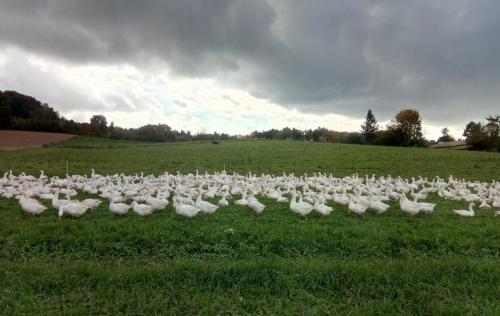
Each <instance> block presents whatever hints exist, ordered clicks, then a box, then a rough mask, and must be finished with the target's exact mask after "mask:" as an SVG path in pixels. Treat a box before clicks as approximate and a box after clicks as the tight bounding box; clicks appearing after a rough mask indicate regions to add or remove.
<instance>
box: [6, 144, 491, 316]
mask: <svg viewBox="0 0 500 316" xmlns="http://www.w3.org/2000/svg"><path fill="white" fill-rule="evenodd" d="M88 144H95V145H96V146H97V148H96V149H88V148H87V145H88ZM66 160H69V162H70V172H71V173H88V172H89V169H90V168H95V169H96V171H97V172H99V173H101V174H105V173H115V172H124V173H135V172H140V171H144V172H146V173H155V174H159V173H162V172H164V171H169V172H175V171H176V170H179V171H182V172H192V171H194V170H196V169H199V170H200V171H204V170H208V171H215V170H220V169H222V168H223V166H224V164H225V165H226V169H228V170H229V171H233V170H234V171H238V172H247V171H252V172H258V173H260V172H266V173H281V172H295V173H296V174H301V173H303V172H313V171H322V172H328V173H330V172H334V170H335V172H336V174H337V175H347V174H351V173H352V172H359V173H360V174H365V173H377V174H384V175H386V174H392V175H403V176H417V175H423V176H429V177H430V176H434V175H440V176H443V177H444V176H448V175H449V174H453V175H455V176H457V177H464V178H467V179H479V180H488V181H489V180H492V179H497V180H498V179H500V169H499V168H500V155H497V154H488V153H478V152H452V151H432V150H425V149H405V148H384V147H369V146H354V145H352V146H350V145H332V144H317V143H296V142H224V143H222V144H221V145H219V146H216V145H212V144H202V143H185V144H184V143H180V144H179V143H176V144H166V145H158V144H145V143H136V142H113V141H109V140H99V139H87V138H80V139H75V140H72V141H69V142H67V143H65V144H64V145H63V146H61V147H51V148H43V149H37V150H22V151H16V152H0V167H1V168H2V169H3V170H8V169H12V170H13V171H15V172H20V171H25V172H27V173H36V174H37V173H38V170H39V169H44V170H45V171H46V172H47V173H49V174H50V175H63V174H64V172H65V167H66ZM3 170H2V171H3ZM261 200H262V202H264V203H265V204H266V205H267V208H266V210H265V211H264V213H263V214H261V215H260V216H254V215H252V214H251V213H250V212H249V210H248V209H247V208H245V207H240V206H234V205H232V206H230V207H227V208H224V209H221V210H219V211H217V212H216V213H215V214H213V215H205V216H197V217H195V218H193V219H186V218H182V217H179V216H176V215H175V213H174V212H173V209H172V207H171V206H170V205H169V207H168V208H167V210H166V211H163V212H160V213H155V214H153V215H152V216H151V217H149V218H141V217H138V216H134V215H129V216H127V217H124V218H116V217H114V216H112V215H111V214H110V213H109V212H108V211H107V206H108V205H107V203H103V205H101V207H100V208H99V209H98V210H97V211H96V212H95V213H92V214H87V215H85V216H83V217H81V218H78V219H63V220H57V218H56V214H55V212H46V213H44V214H43V215H42V216H40V217H36V218H33V217H30V216H26V215H24V214H23V213H22V211H21V210H20V208H19V206H18V205H17V203H16V202H15V201H12V200H11V201H8V200H4V199H2V200H0V308H1V310H3V311H4V312H5V313H7V314H10V313H16V314H19V313H33V312H38V313H43V314H48V313H52V314H68V313H69V314H89V313H92V314H104V313H106V314H118V313H130V314H151V313H168V314H221V313H224V314H270V315H276V314H287V315H290V314H308V315H315V314H318V315H326V314H332V313H334V312H339V313H342V314H347V313H352V314H408V315H415V314H427V315H436V314H473V315H478V314H488V315H493V314H499V313H500V305H498V297H500V286H499V284H500V267H499V265H498V262H499V259H500V226H499V221H498V220H500V219H499V218H494V217H492V216H491V213H490V212H486V211H479V212H478V216H477V217H474V218H469V219H465V218H457V217H456V216H454V214H453V213H452V212H451V209H453V208H456V207H464V206H465V204H464V203H460V202H452V201H443V200H438V199H437V197H435V196H433V197H431V198H430V199H429V200H431V201H436V202H438V203H439V204H438V206H437V207H436V210H435V212H434V213H433V214H432V215H429V216H423V217H416V218H408V217H407V216H404V215H403V214H402V213H401V212H400V211H399V210H398V207H397V206H396V205H395V204H394V205H392V207H391V208H390V209H389V211H388V212H386V213H384V214H382V215H380V216H377V215H374V214H367V215H366V216H364V217H357V216H355V215H351V214H349V213H348V212H347V210H346V208H344V207H340V206H335V207H336V210H335V211H334V212H333V213H332V214H331V215H330V216H327V217H324V218H322V217H319V216H311V217H310V218H309V219H308V220H303V219H302V218H299V217H298V216H296V215H295V214H294V213H292V212H291V211H290V210H289V209H288V207H287V205H283V204H277V203H272V202H271V201H270V200H267V199H261ZM229 228H232V230H229Z"/></svg>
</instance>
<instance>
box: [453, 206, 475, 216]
mask: <svg viewBox="0 0 500 316" xmlns="http://www.w3.org/2000/svg"><path fill="white" fill-rule="evenodd" d="M474 206H476V204H474V203H470V204H469V210H453V212H454V213H455V214H458V215H460V216H465V217H472V216H474V209H473V207H474Z"/></svg>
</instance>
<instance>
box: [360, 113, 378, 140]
mask: <svg viewBox="0 0 500 316" xmlns="http://www.w3.org/2000/svg"><path fill="white" fill-rule="evenodd" d="M377 130H378V124H377V119H376V118H375V115H373V113H372V110H368V113H366V118H365V122H364V123H363V124H361V134H363V136H364V137H365V139H366V141H367V142H368V143H371V142H372V141H373V140H374V139H375V136H376V132H377Z"/></svg>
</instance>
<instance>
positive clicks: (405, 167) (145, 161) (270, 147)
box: [0, 137, 500, 180]
mask: <svg viewBox="0 0 500 316" xmlns="http://www.w3.org/2000/svg"><path fill="white" fill-rule="evenodd" d="M88 145H96V146H97V148H96V149H88ZM66 161H69V167H70V173H73V174H83V173H89V172H90V171H89V169H90V168H95V169H96V171H98V172H99V173H104V174H105V173H121V172H123V173H136V172H141V171H143V172H145V173H154V174H159V173H163V172H165V171H169V172H176V171H181V172H194V171H195V170H196V169H198V170H200V172H201V171H205V170H207V171H220V170H222V169H223V168H224V166H225V167H226V169H227V170H228V171H229V172H232V171H236V172H240V173H245V172H248V171H251V172H254V173H262V172H264V173H275V174H281V173H282V172H287V173H289V172H295V173H296V174H303V173H304V172H309V173H311V172H316V171H321V172H327V173H333V172H335V174H336V175H340V176H345V175H350V174H352V173H354V172H358V173H359V174H360V175H364V174H371V173H376V174H379V175H387V174H391V175H393V176H398V175H400V176H405V177H412V176H419V175H422V176H427V177H434V176H436V175H439V176H441V177H447V176H449V175H450V174H453V175H454V176H456V177H459V178H465V179H470V180H492V179H500V155H498V154H493V153H484V152H463V151H460V152H457V151H449V150H429V149H423V148H398V147H381V146H363V145H344V144H321V143H309V142H283V141H247V142H243V141H240V142H232V141H228V142H223V143H222V144H221V145H212V144H211V143H199V142H189V143H172V144H151V143H141V142H133V141H114V140H109V139H99V138H85V137H81V138H76V139H74V140H71V141H68V142H66V143H64V144H63V145H60V146H57V147H51V148H45V149H43V150H23V151H17V152H2V153H1V155H0V166H1V167H0V171H2V170H9V169H12V170H13V171H14V172H22V171H24V172H26V173H36V174H38V172H39V170H40V169H43V170H45V171H46V173H48V174H50V175H59V176H62V175H64V173H65V172H66Z"/></svg>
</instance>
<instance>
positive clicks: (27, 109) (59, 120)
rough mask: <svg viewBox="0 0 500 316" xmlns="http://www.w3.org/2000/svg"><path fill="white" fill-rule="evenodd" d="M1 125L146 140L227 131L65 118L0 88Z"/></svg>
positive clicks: (202, 136) (195, 137)
mask: <svg viewBox="0 0 500 316" xmlns="http://www.w3.org/2000/svg"><path fill="white" fill-rule="evenodd" d="M0 129H12V130H27V131H41V132H56V133H68V134H74V135H82V136H95V137H108V138H114V139H127V140H138V141H148V142H176V141H188V140H212V139H214V138H216V139H221V140H224V139H229V138H230V136H229V135H228V134H224V133H222V134H217V133H215V134H208V133H199V134H194V135H192V134H191V132H189V131H182V130H181V131H177V130H174V129H172V128H171V127H170V126H168V125H166V124H155V125H153V124H148V125H145V126H142V127H139V128H122V127H119V126H115V124H114V123H113V122H111V123H110V124H109V125H108V121H107V119H106V117H105V116H103V115H94V116H92V118H91V119H90V122H89V123H80V122H75V121H74V120H68V119H66V118H65V117H63V116H62V115H60V114H59V113H58V112H57V111H55V110H54V109H53V108H51V107H50V106H49V105H48V104H46V103H41V102H40V101H38V100H36V99H35V98H33V97H31V96H27V95H24V94H20V93H18V92H16V91H3V92H2V91H0Z"/></svg>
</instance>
